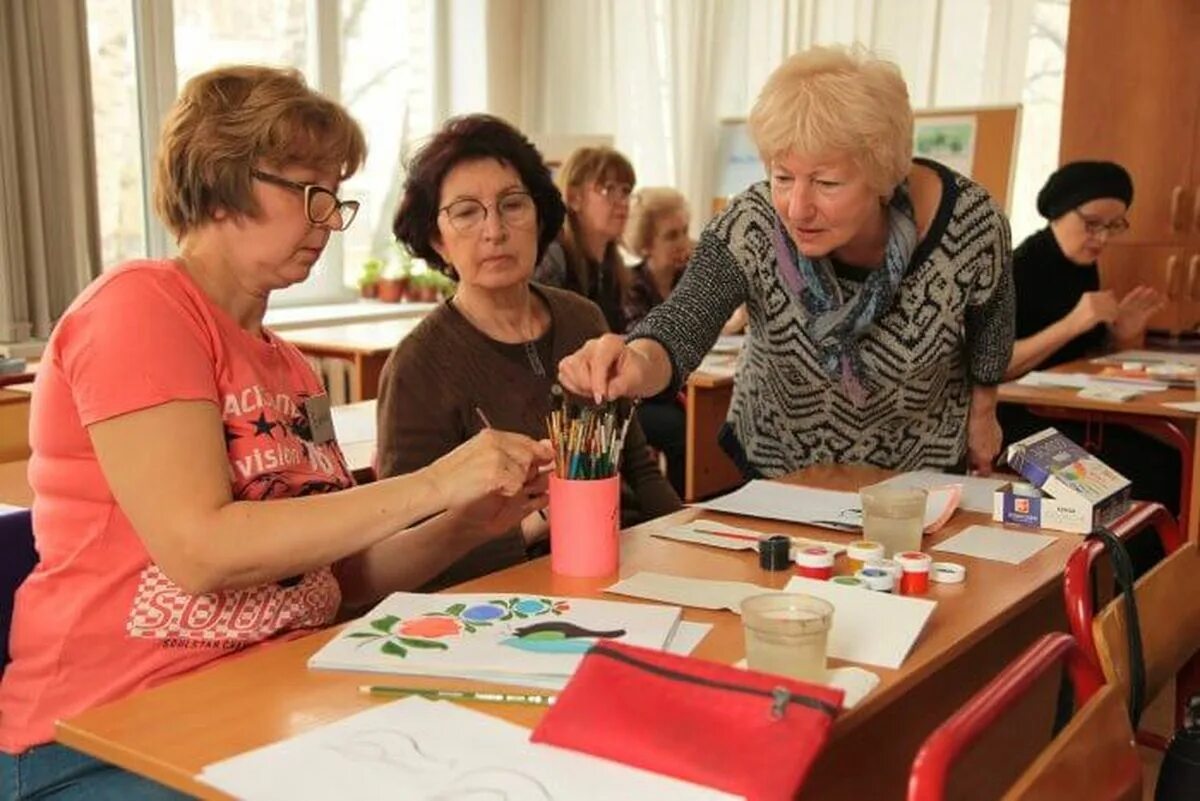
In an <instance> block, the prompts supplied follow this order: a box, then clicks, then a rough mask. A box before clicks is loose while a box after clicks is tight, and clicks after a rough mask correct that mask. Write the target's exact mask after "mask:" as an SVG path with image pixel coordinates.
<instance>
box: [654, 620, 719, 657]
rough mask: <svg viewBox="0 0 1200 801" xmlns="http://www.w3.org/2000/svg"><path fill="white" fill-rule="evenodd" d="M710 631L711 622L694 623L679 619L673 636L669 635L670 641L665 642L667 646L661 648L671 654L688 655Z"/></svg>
mask: <svg viewBox="0 0 1200 801" xmlns="http://www.w3.org/2000/svg"><path fill="white" fill-rule="evenodd" d="M710 631H712V623H696V622H694V621H691V620H681V621H679V625H678V626H676V627H675V636H673V637H671V641H670V642H668V643H667V647H666V648H664V649H663V650H665V651H666V652H667V653H671V654H679V655H680V656H688V655H689V654H691V653H692V651H695V650H696V646H698V645H699V644H700V641H701V640H703V639H704V638H705V637H707V636H708V633H709V632H710Z"/></svg>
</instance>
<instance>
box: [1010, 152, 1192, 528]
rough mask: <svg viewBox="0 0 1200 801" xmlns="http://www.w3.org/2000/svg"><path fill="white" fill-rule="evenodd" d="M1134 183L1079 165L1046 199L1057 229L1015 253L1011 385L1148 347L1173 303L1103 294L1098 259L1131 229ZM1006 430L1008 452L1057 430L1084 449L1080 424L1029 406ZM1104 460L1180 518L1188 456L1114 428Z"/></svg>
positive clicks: (1050, 186) (1107, 168) (1144, 291)
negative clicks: (1154, 325) (1155, 322)
mask: <svg viewBox="0 0 1200 801" xmlns="http://www.w3.org/2000/svg"><path fill="white" fill-rule="evenodd" d="M1132 202H1133V181H1132V180H1131V179H1130V177H1129V173H1128V172H1126V171H1125V169H1124V168H1123V167H1121V166H1120V165H1119V164H1114V163H1113V162H1110V161H1076V162H1072V163H1070V164H1066V165H1064V166H1063V167H1061V168H1059V169H1058V171H1057V172H1055V173H1054V174H1053V175H1051V176H1050V178H1049V179H1048V180H1047V181H1046V185H1045V186H1044V187H1042V191H1041V192H1039V193H1038V198H1037V207H1038V211H1039V212H1040V213H1041V214H1042V216H1043V217H1045V218H1046V219H1047V220H1049V224H1048V225H1047V226H1046V227H1045V228H1043V229H1042V230H1040V231H1038V232H1037V233H1035V234H1033V235H1032V236H1030V237H1029V238H1028V239H1026V240H1025V241H1024V242H1022V243H1021V245H1020V247H1018V248H1017V249H1016V250H1015V251H1013V281H1014V283H1015V284H1016V294H1017V341H1016V343H1015V345H1014V346H1013V355H1012V359H1011V360H1010V361H1009V364H1008V371H1007V372H1006V373H1005V378H1006V379H1009V380H1012V379H1015V378H1019V377H1020V376H1022V375H1024V374H1025V373H1027V372H1029V371H1030V370H1032V369H1034V368H1039V367H1040V368H1045V367H1053V366H1054V365H1056V364H1063V363H1064V362H1069V361H1074V360H1075V359H1082V358H1086V357H1088V356H1094V355H1097V354H1099V353H1102V352H1104V351H1106V350H1122V349H1128V348H1138V347H1141V345H1142V343H1143V340H1144V339H1145V335H1146V324H1147V323H1148V322H1149V320H1150V318H1151V317H1153V316H1154V314H1155V313H1157V312H1158V311H1159V310H1160V309H1162V307H1163V305H1164V304H1165V302H1166V298H1164V297H1163V295H1162V294H1161V293H1160V292H1158V291H1157V290H1155V289H1153V288H1151V287H1147V286H1139V287H1136V288H1134V289H1132V290H1130V291H1129V292H1127V293H1126V294H1125V296H1124V297H1122V298H1120V299H1118V298H1117V296H1116V295H1115V294H1114V293H1113V292H1112V291H1111V290H1102V289H1101V288H1100V275H1099V272H1098V271H1097V268H1096V260H1097V259H1098V258H1099V257H1100V254H1101V253H1102V252H1103V251H1104V248H1105V246H1106V245H1107V244H1108V240H1109V239H1110V238H1112V237H1114V236H1118V235H1120V234H1122V233H1124V232H1125V231H1126V230H1128V228H1129V222H1128V221H1127V220H1126V218H1125V214H1126V213H1127V212H1128V211H1129V205H1130V203H1132ZM999 417H1000V423H1001V425H1002V426H1003V428H1004V441H1005V443H1006V444H1008V443H1012V442H1015V441H1016V440H1018V439H1022V438H1024V437H1027V436H1029V435H1030V434H1032V433H1035V432H1037V431H1040V430H1042V429H1043V428H1046V427H1047V426H1050V425H1053V426H1054V427H1055V428H1058V429H1059V430H1060V431H1062V432H1063V433H1064V434H1066V435H1067V436H1068V437H1071V438H1072V439H1074V440H1076V441H1078V442H1081V443H1082V442H1083V441H1084V437H1085V435H1086V432H1085V431H1084V427H1083V425H1082V424H1080V423H1073V422H1069V421H1063V420H1046V419H1045V418H1041V417H1036V416H1035V415H1033V414H1031V413H1030V412H1029V411H1027V410H1026V409H1025V407H1023V406H1014V405H1011V404H1004V405H1002V406H1001V407H1000V414H999ZM1097 455H1098V456H1099V457H1100V458H1101V459H1103V460H1104V461H1105V462H1107V463H1108V464H1109V465H1111V466H1112V467H1113V468H1114V469H1116V470H1117V471H1118V472H1120V473H1121V474H1122V475H1124V476H1126V477H1127V478H1129V479H1130V481H1132V482H1133V494H1134V497H1136V498H1144V499H1146V500H1153V501H1158V502H1160V503H1162V504H1163V505H1165V506H1166V507H1167V508H1169V509H1171V510H1173V511H1174V512H1175V513H1178V511H1179V481H1180V463H1179V454H1178V452H1177V451H1175V450H1174V449H1173V448H1171V447H1169V446H1167V445H1165V444H1163V443H1161V442H1159V441H1158V440H1156V439H1154V438H1152V437H1150V436H1147V435H1146V434H1143V433H1141V432H1140V431H1137V430H1135V429H1133V428H1129V427H1127V426H1106V427H1105V429H1104V437H1103V445H1102V448H1101V451H1100V453H1098V454H1097Z"/></svg>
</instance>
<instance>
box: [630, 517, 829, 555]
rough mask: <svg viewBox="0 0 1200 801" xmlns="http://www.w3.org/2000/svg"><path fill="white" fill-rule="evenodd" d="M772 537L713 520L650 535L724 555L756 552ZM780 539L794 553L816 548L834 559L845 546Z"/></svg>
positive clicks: (695, 521) (803, 538) (806, 538)
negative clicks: (718, 550) (721, 551)
mask: <svg viewBox="0 0 1200 801" xmlns="http://www.w3.org/2000/svg"><path fill="white" fill-rule="evenodd" d="M773 533H775V532H769V531H756V530H754V529H751V528H742V527H740V526H731V525H729V524H727V523H719V522H717V521H715V520H693V521H692V522H690V523H685V524H684V525H681V526H672V527H671V528H668V529H660V530H658V531H655V532H653V533H652V534H651V536H654V537H661V538H662V539H665V540H677V541H679V542H691V543H696V544H699V545H709V546H712V547H714V548H724V549H725V550H727V551H753V550H757V549H758V542H759V540H761V539H763V538H764V537H770V536H771V535H772V534H773ZM783 536H786V537H788V538H789V539H790V540H791V541H792V549H793V550H795V549H797V548H808V547H810V546H819V547H821V548H825V549H826V550H828V551H829V552H830V553H832V554H833V555H834V556H837V555H838V554H840V553H842V552H843V551H845V550H846V546H845V545H842V544H841V543H838V542H826V541H825V540H814V539H810V538H809V537H793V536H790V535H787V534H784V535H783Z"/></svg>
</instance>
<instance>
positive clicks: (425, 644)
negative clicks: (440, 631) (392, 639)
mask: <svg viewBox="0 0 1200 801" xmlns="http://www.w3.org/2000/svg"><path fill="white" fill-rule="evenodd" d="M400 642H402V643H404V644H405V645H407V646H409V647H410V648H433V649H435V650H439V651H445V650H448V649H449V646H448V645H446V643H444V642H437V641H436V640H414V639H413V638H412V637H401V638H400Z"/></svg>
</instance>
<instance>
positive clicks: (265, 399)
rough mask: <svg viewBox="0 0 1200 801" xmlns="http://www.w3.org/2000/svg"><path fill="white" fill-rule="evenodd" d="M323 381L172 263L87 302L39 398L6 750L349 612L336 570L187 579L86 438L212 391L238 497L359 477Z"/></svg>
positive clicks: (118, 282)
mask: <svg viewBox="0 0 1200 801" xmlns="http://www.w3.org/2000/svg"><path fill="white" fill-rule="evenodd" d="M322 392H323V390H322V387H321V385H320V383H319V382H318V380H317V377H316V376H315V375H314V374H313V371H312V370H311V368H310V367H309V366H308V364H307V363H306V362H305V360H304V357H303V356H301V355H300V353H299V351H297V350H296V349H295V348H294V347H293V346H292V345H290V344H288V343H287V342H284V341H282V340H280V339H279V338H277V337H275V336H274V335H273V334H271V333H269V332H264V334H263V336H262V337H257V336H255V335H253V334H250V333H249V332H247V331H245V330H244V329H242V328H240V327H239V326H238V325H237V324H236V323H235V322H234V320H233V319H232V318H231V317H229V316H228V315H227V314H226V313H225V312H223V311H222V310H221V309H219V308H217V307H216V306H215V305H214V304H213V303H212V302H211V301H210V300H209V299H208V298H207V296H205V295H204V294H203V293H202V292H201V291H200V289H199V288H198V287H197V286H196V285H195V284H194V283H193V282H192V281H191V279H189V278H188V277H187V275H186V274H184V273H183V272H182V271H180V269H179V268H178V267H177V266H176V265H175V264H174V263H173V262H170V261H142V262H134V263H131V264H127V265H124V266H122V267H120V268H118V269H116V270H113V271H111V272H109V273H106V274H105V275H104V276H102V277H101V278H99V279H97V280H96V281H95V282H93V283H92V284H91V285H90V286H89V287H88V288H87V289H86V290H84V292H83V293H82V294H80V296H79V297H78V298H77V299H76V300H75V302H74V303H72V304H71V307H70V308H69V309H68V310H67V313H66V314H65V315H64V316H63V318H62V320H60V321H59V323H58V325H57V327H56V328H55V330H54V334H53V335H52V336H51V338H50V342H49V344H48V346H47V348H46V352H45V354H44V356H43V360H42V363H41V365H40V367H39V369H38V376H37V382H36V386H35V389H34V393H33V407H32V410H31V417H30V424H29V429H30V444H31V446H32V448H33V456H32V458H31V459H30V461H29V481H30V484H31V485H32V487H33V490H34V502H33V528H34V537H35V540H36V543H37V550H38V555H39V560H40V561H39V562H38V565H37V567H36V568H35V569H34V572H33V573H32V575H30V576H29V578H28V579H26V581H25V582H24V583H23V584H22V585H21V587H20V588H19V589H18V591H17V595H16V603H15V612H14V616H13V625H12V634H11V638H10V651H11V655H12V662H11V663H10V664H9V665H8V667H7V669H6V670H5V672H4V676H3V679H2V680H0V750H2V751H6V752H9V753H20V752H21V751H23V750H25V749H27V748H29V747H30V746H33V745H36V744H39V743H44V742H48V741H50V740H52V739H53V737H54V722H55V721H56V720H58V719H61V718H66V717H69V716H71V715H74V714H76V713H78V712H81V711H83V710H86V709H89V708H91V707H93V706H96V705H98V704H101V703H104V702H107V701H111V700H114V699H117V698H121V697H123V696H126V695H129V694H130V693H132V692H135V691H137V690H140V689H143V688H145V687H150V686H153V685H155V684H158V683H161V682H162V681H163V680H165V679H168V678H170V677H172V676H177V675H179V674H181V673H186V672H188V671H191V670H195V669H196V668H198V667H200V666H201V665H204V664H206V663H208V662H211V661H213V660H215V659H219V658H221V657H222V656H225V655H228V654H231V653H233V652H235V651H238V650H240V649H242V648H244V647H246V646H248V645H252V644H254V643H259V642H262V641H263V640H266V639H268V638H271V637H274V636H277V635H280V634H283V633H285V632H296V631H300V630H307V629H311V628H314V627H319V626H324V625H327V624H329V623H330V622H332V621H333V619H334V615H335V613H336V611H337V608H338V605H339V603H340V600H341V593H340V590H339V588H338V585H337V582H336V580H335V579H334V576H333V574H332V572H331V571H330V569H329V568H323V569H320V570H315V571H313V572H311V573H308V574H306V575H304V576H297V577H295V578H293V579H286V580H284V581H280V582H277V583H273V584H269V585H263V586H259V587H254V588H251V589H247V590H237V591H230V592H218V593H210V594H206V595H188V594H187V593H185V592H184V591H183V590H181V589H180V588H179V587H178V586H177V585H176V584H175V583H174V582H172V581H171V579H170V578H169V577H168V576H167V575H166V574H164V573H163V571H162V570H161V569H159V567H158V566H157V565H156V564H155V563H154V562H153V561H152V560H151V558H150V555H149V554H148V553H147V551H146V547H145V545H144V544H143V543H142V540H141V539H140V538H139V537H138V535H137V532H135V531H134V529H133V527H132V526H131V525H130V523H129V520H128V519H126V517H125V514H124V513H123V512H122V510H121V508H120V507H119V506H118V505H117V503H116V500H115V499H114V498H113V495H112V492H111V490H110V489H109V485H108V482H107V481H106V480H105V478H104V474H103V473H102V472H101V470H100V465H99V463H98V462H97V460H96V454H95V452H94V451H93V450H92V443H91V440H90V438H89V437H88V433H87V426H89V425H91V424H93V423H97V422H100V421H102V420H107V419H109V418H112V417H116V416H118V415H122V414H126V413H129V412H135V411H138V410H142V409H147V408H150V407H153V406H157V405H159V404H163V403H167V402H170V401H174V400H207V401H211V402H212V403H214V404H216V405H217V406H218V408H220V410H221V416H222V418H223V421H224V438H225V445H226V449H227V451H228V454H229V470H230V483H231V487H232V491H233V497H234V498H235V499H236V500H268V499H272V498H287V497H293V496H298V495H311V494H315V493H323V492H333V491H337V490H341V489H345V488H347V487H349V486H351V485H352V484H353V483H354V482H353V479H352V478H351V477H350V474H349V471H348V470H347V468H346V464H345V460H344V458H343V457H342V453H341V450H340V449H339V448H338V446H337V443H336V442H334V441H329V442H326V443H322V444H316V443H314V442H313V436H312V432H311V430H310V426H309V423H308V415H307V411H306V407H305V399H307V398H309V397H313V396H316V395H320V394H321V393H322ZM214 435H215V436H221V435H222V432H219V431H218V432H214ZM164 436H169V432H164ZM129 447H131V448H136V447H137V443H129ZM179 459H180V460H181V461H182V462H184V463H185V464H186V461H187V454H185V453H181V454H179ZM145 491H146V492H154V485H153V482H151V483H150V484H148V485H147V486H146V487H145Z"/></svg>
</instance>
